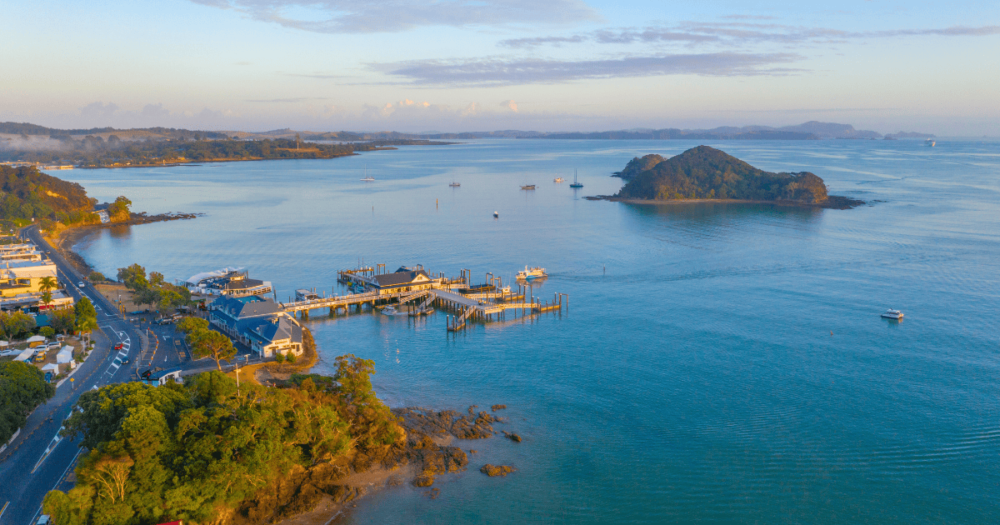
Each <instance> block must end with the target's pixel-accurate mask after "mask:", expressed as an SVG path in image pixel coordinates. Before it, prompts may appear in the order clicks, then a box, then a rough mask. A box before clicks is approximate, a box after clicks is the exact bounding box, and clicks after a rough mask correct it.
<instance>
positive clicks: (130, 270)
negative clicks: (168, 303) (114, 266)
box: [118, 264, 149, 291]
mask: <svg viewBox="0 0 1000 525" xmlns="http://www.w3.org/2000/svg"><path fill="white" fill-rule="evenodd" d="M118 281H119V282H121V283H123V284H124V285H125V287H126V288H128V289H129V290H134V291H137V290H144V289H146V288H148V287H149V281H147V280H146V269H145V268H143V267H142V266H139V265H138V264H133V265H132V266H129V267H127V268H119V269H118Z"/></svg>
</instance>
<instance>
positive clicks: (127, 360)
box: [122, 357, 129, 365]
mask: <svg viewBox="0 0 1000 525" xmlns="http://www.w3.org/2000/svg"><path fill="white" fill-rule="evenodd" d="M127 364H129V359H128V358H127V357H126V358H125V359H122V365H127Z"/></svg>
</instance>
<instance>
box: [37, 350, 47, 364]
mask: <svg viewBox="0 0 1000 525" xmlns="http://www.w3.org/2000/svg"><path fill="white" fill-rule="evenodd" d="M35 362H36V363H44V362H45V352H38V353H37V354H35Z"/></svg>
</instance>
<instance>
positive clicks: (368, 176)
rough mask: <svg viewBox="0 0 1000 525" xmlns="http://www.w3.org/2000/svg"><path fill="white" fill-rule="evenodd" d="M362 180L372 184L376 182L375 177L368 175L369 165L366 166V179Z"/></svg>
mask: <svg viewBox="0 0 1000 525" xmlns="http://www.w3.org/2000/svg"><path fill="white" fill-rule="evenodd" d="M361 180H363V181H365V182H372V181H374V180H375V177H372V176H371V175H369V174H368V165H367V164H365V178H363V179H361Z"/></svg>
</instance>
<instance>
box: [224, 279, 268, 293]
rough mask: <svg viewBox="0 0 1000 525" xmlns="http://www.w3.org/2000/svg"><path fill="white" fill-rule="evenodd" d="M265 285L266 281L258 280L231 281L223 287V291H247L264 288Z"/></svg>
mask: <svg viewBox="0 0 1000 525" xmlns="http://www.w3.org/2000/svg"><path fill="white" fill-rule="evenodd" d="M263 284H264V281H260V280H257V279H239V280H231V281H229V282H228V283H226V284H225V285H224V286H223V287H222V289H223V290H246V289H247V288H256V287H258V286H262V285H263Z"/></svg>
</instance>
